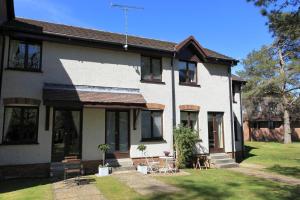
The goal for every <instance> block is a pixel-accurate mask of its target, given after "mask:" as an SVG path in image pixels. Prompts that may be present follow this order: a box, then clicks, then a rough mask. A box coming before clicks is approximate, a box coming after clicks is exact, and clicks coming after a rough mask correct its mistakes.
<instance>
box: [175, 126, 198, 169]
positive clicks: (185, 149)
mask: <svg viewBox="0 0 300 200" xmlns="http://www.w3.org/2000/svg"><path fill="white" fill-rule="evenodd" d="M174 137H175V148H176V155H177V157H176V165H177V166H178V167H179V168H184V167H187V166H188V165H189V164H190V163H191V162H192V159H193V152H194V148H195V145H196V142H197V140H198V134H197V132H196V131H194V130H192V129H191V128H187V127H184V126H179V127H177V128H175V129H174Z"/></svg>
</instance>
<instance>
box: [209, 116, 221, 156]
mask: <svg viewBox="0 0 300 200" xmlns="http://www.w3.org/2000/svg"><path fill="white" fill-rule="evenodd" d="M207 118H208V134H209V135H208V136H209V137H208V138H209V151H210V152H211V153H217V152H224V130H223V129H224V128H223V113H208V117H207Z"/></svg>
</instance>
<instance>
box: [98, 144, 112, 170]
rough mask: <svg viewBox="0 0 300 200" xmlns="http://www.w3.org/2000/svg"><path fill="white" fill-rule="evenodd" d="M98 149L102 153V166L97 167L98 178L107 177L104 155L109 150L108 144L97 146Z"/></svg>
mask: <svg viewBox="0 0 300 200" xmlns="http://www.w3.org/2000/svg"><path fill="white" fill-rule="evenodd" d="M98 149H99V150H100V151H101V152H102V165H101V164H100V165H99V167H98V176H107V175H108V174H109V170H108V163H107V164H105V153H106V152H107V151H108V150H109V145H108V144H99V145H98Z"/></svg>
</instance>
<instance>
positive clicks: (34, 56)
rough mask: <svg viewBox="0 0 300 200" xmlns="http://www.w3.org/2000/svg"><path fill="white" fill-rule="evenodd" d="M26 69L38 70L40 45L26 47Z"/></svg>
mask: <svg viewBox="0 0 300 200" xmlns="http://www.w3.org/2000/svg"><path fill="white" fill-rule="evenodd" d="M27 67H28V68H31V69H36V70H38V69H39V68H40V45H31V44H30V45H28V66H27Z"/></svg>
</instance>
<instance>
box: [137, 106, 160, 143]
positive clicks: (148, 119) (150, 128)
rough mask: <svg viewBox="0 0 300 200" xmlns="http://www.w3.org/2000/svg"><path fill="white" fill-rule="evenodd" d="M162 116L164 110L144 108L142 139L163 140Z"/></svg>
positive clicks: (142, 113) (142, 114)
mask: <svg viewBox="0 0 300 200" xmlns="http://www.w3.org/2000/svg"><path fill="white" fill-rule="evenodd" d="M162 116H163V111H152V110H143V111H142V112H141V120H142V123H141V125H142V141H143V140H144V141H147V140H162V138H163V133H162V132H163V131H162Z"/></svg>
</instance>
